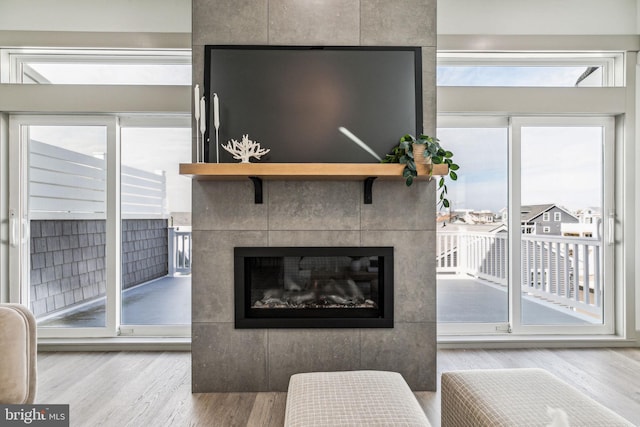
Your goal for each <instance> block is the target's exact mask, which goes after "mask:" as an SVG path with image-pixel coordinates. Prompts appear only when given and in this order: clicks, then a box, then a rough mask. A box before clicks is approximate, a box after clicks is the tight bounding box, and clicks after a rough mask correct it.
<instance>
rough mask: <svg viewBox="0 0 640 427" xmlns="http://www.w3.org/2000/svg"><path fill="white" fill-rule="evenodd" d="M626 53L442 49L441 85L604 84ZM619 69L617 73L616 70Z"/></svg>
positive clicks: (617, 82)
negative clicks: (504, 51)
mask: <svg viewBox="0 0 640 427" xmlns="http://www.w3.org/2000/svg"><path fill="white" fill-rule="evenodd" d="M621 68H622V55H621V54H619V53H614V52H607V53H598V54H589V53H573V54H572V53H562V54H557V53H529V52H528V53H515V52H514V53H477V54H476V53H460V52H439V53H438V67H437V84H438V86H503V87H504V86H511V87H518V86H519V87H525V86H528V87H545V86H546V87H578V86H580V87H604V86H617V85H621V84H622V82H621V81H620V78H616V76H617V75H619V74H620V73H619V72H618V70H619V69H621ZM616 73H617V74H616Z"/></svg>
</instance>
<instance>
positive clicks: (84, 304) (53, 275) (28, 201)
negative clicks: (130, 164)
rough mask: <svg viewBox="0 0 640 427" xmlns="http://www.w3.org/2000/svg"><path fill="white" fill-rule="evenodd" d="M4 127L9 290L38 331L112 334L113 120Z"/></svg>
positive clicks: (25, 120) (16, 121)
mask: <svg viewBox="0 0 640 427" xmlns="http://www.w3.org/2000/svg"><path fill="white" fill-rule="evenodd" d="M10 132H11V140H12V141H15V143H13V144H11V159H12V162H11V168H12V170H11V185H12V191H11V196H10V198H11V201H10V204H11V206H10V212H11V222H12V224H11V229H12V236H11V240H12V241H11V244H10V246H11V249H10V258H11V262H10V270H11V271H10V274H11V279H12V280H11V283H12V286H13V287H14V289H13V293H14V294H16V295H19V300H20V302H21V303H23V304H25V305H27V306H28V307H29V308H30V309H31V311H32V312H33V313H34V315H35V316H36V319H37V322H38V326H39V330H40V332H39V333H40V336H44V337H46V336H108V335H113V333H114V331H115V329H116V313H115V311H114V308H115V306H116V305H115V299H116V298H117V295H116V294H115V293H114V292H112V290H113V287H112V286H111V287H110V286H108V285H107V284H108V283H113V282H114V278H115V274H116V272H117V271H119V268H118V262H117V258H118V257H117V256H116V246H117V245H118V242H117V240H116V239H113V238H110V236H112V235H113V230H114V228H115V227H117V223H116V221H115V219H116V218H117V216H118V215H119V213H118V209H117V200H116V198H115V192H116V183H115V182H110V181H109V180H108V179H107V177H108V176H110V175H112V174H113V171H112V170H113V169H115V168H116V167H117V162H115V159H117V141H116V139H117V132H116V119H115V118H107V117H77V118H76V117H72V118H70V117H55V116H38V117H35V116H14V117H12V118H11V121H10ZM110 160H111V161H110Z"/></svg>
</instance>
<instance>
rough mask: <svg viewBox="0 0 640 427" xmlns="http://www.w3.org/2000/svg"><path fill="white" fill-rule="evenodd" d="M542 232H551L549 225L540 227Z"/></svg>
mask: <svg viewBox="0 0 640 427" xmlns="http://www.w3.org/2000/svg"><path fill="white" fill-rule="evenodd" d="M542 232H543V233H551V227H549V226H544V227H542Z"/></svg>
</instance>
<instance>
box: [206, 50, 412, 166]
mask: <svg viewBox="0 0 640 427" xmlns="http://www.w3.org/2000/svg"><path fill="white" fill-rule="evenodd" d="M421 81H422V67H421V51H420V48H419V47H418V48H416V47H369V46H366V47H365V46H363V47H300V46H206V48H205V93H206V94H207V117H206V120H207V135H206V137H208V139H209V144H206V145H205V155H206V158H207V161H209V162H216V160H217V159H216V146H215V144H216V131H215V129H214V128H213V126H212V124H213V114H214V111H213V108H212V106H213V96H214V94H216V95H217V97H218V104H219V123H220V125H219V128H218V137H217V140H218V142H219V144H220V145H222V144H226V143H227V142H228V141H230V140H231V139H234V140H237V141H241V140H242V137H243V135H248V136H249V139H251V140H253V141H256V142H259V143H260V145H261V146H262V147H263V148H269V149H270V150H271V151H270V152H269V153H268V154H267V155H265V156H263V157H262V158H261V159H260V161H266V162H277V163H376V162H379V161H380V159H382V158H384V156H385V154H387V153H389V152H390V150H391V149H392V148H393V147H394V146H395V145H396V144H397V143H398V140H399V138H400V137H401V136H402V135H404V134H406V133H413V134H418V133H421V132H422V84H421ZM218 152H219V161H220V162H237V161H238V160H235V159H233V158H232V156H231V155H230V154H229V153H227V152H226V151H225V150H223V149H222V148H221V147H219V149H218ZM252 161H255V159H253V160H252Z"/></svg>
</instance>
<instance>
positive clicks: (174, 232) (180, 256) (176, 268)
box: [168, 226, 191, 276]
mask: <svg viewBox="0 0 640 427" xmlns="http://www.w3.org/2000/svg"><path fill="white" fill-rule="evenodd" d="M168 240H169V275H170V276H175V275H177V274H179V275H185V274H191V227H184V226H181V227H169V239H168Z"/></svg>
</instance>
